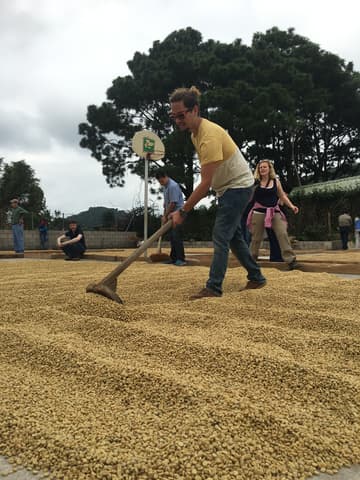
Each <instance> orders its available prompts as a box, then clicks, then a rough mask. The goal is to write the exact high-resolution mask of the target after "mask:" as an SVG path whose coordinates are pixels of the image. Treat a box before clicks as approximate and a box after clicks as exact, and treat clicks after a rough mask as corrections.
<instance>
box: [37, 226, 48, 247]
mask: <svg viewBox="0 0 360 480" xmlns="http://www.w3.org/2000/svg"><path fill="white" fill-rule="evenodd" d="M38 228H39V235H40V248H42V249H43V250H45V248H46V244H47V241H48V222H47V221H46V220H45V218H42V219H41V220H40V223H39V227H38Z"/></svg>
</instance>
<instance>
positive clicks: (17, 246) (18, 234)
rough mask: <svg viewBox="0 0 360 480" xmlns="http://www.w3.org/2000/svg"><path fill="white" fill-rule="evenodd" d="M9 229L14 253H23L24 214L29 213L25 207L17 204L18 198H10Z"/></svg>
mask: <svg viewBox="0 0 360 480" xmlns="http://www.w3.org/2000/svg"><path fill="white" fill-rule="evenodd" d="M10 206H11V208H12V211H11V220H10V221H11V229H12V233H13V241H14V250H15V253H24V215H26V214H27V213H29V212H28V211H27V210H25V208H22V207H20V206H19V199H18V198H13V199H12V200H10Z"/></svg>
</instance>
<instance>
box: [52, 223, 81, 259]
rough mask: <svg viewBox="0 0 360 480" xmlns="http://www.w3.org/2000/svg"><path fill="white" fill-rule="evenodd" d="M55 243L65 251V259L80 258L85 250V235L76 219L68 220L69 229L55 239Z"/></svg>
mask: <svg viewBox="0 0 360 480" xmlns="http://www.w3.org/2000/svg"><path fill="white" fill-rule="evenodd" d="M57 245H58V247H59V248H61V250H62V251H63V252H64V253H65V255H66V256H65V260H80V259H81V257H82V256H83V255H84V253H85V251H86V244H85V237H84V233H83V231H82V230H81V228H80V227H79V226H78V224H77V222H76V220H69V230H68V231H67V232H65V233H64V234H63V235H60V237H58V239H57Z"/></svg>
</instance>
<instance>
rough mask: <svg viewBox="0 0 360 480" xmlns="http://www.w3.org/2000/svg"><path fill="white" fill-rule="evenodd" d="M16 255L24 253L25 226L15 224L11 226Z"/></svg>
mask: <svg viewBox="0 0 360 480" xmlns="http://www.w3.org/2000/svg"><path fill="white" fill-rule="evenodd" d="M11 228H12V233H13V240H14V250H15V252H16V253H24V225H23V224H21V223H15V224H14V225H12V226H11Z"/></svg>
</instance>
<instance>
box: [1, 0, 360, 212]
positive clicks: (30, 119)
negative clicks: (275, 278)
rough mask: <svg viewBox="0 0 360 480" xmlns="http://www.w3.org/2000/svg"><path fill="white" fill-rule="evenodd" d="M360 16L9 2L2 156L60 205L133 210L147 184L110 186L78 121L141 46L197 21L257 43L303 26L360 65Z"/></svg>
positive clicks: (279, 3)
mask: <svg viewBox="0 0 360 480" xmlns="http://www.w3.org/2000/svg"><path fill="white" fill-rule="evenodd" d="M359 13H360V3H359V1H358V0H343V1H342V2H341V3H339V2H335V1H333V0H327V1H325V0H302V1H301V2H299V1H296V2H295V1H291V0H290V1H289V0H287V1H285V0H271V1H269V0H247V1H244V0H222V1H221V2H219V0H206V1H205V0H198V1H194V0H191V1H189V0H183V1H176V2H175V1H173V0H153V1H152V2H151V1H150V0H147V1H145V0H0V60H1V63H0V72H1V73H0V157H5V161H6V162H7V163H10V162H15V161H19V160H22V159H24V160H26V162H27V163H29V164H30V165H31V166H32V168H33V169H34V170H35V173H36V176H37V178H39V179H40V185H41V187H42V189H43V190H44V193H45V197H46V201H47V205H48V207H49V208H50V210H51V211H52V212H53V211H54V210H55V209H57V210H60V211H61V212H63V213H65V215H70V214H72V213H78V212H80V211H82V210H87V209H88V208H89V207H90V206H99V205H102V206H108V207H116V208H119V209H124V210H127V209H130V208H132V206H134V205H136V204H138V202H142V201H143V192H144V185H143V183H142V182H141V181H140V179H139V178H138V177H131V178H128V181H127V186H126V187H125V188H116V189H110V188H109V186H108V185H107V184H106V182H105V178H104V177H103V175H102V173H101V165H100V164H99V163H98V162H96V160H94V159H93V158H91V157H90V154H89V151H88V150H84V149H81V148H80V147H79V146H78V144H79V139H80V137H79V135H78V134H77V127H78V124H79V123H80V122H82V121H85V119H86V109H87V106H88V105H89V104H96V105H98V104H100V103H101V102H102V101H104V100H106V90H107V88H108V87H109V86H110V85H111V82H112V80H113V79H114V78H116V77H117V76H119V75H120V76H124V75H127V74H129V71H128V68H127V61H128V60H131V59H132V57H133V55H134V53H135V52H136V51H140V52H145V53H147V52H148V50H149V48H151V46H152V43H153V42H154V41H155V40H160V41H161V40H163V39H164V38H165V37H166V36H167V35H169V34H170V33H171V32H173V31H174V30H178V29H180V28H186V27H188V26H191V27H193V28H195V29H196V30H199V31H200V32H201V33H202V35H203V39H204V40H207V39H209V38H212V39H214V40H219V41H223V42H227V43H229V42H232V41H233V40H234V39H236V38H241V39H242V40H243V43H245V44H247V45H250V43H251V39H252V36H253V34H254V33H255V32H259V31H260V32H265V30H267V29H269V28H271V27H273V26H277V27H279V28H281V29H287V28H289V27H294V28H295V30H296V32H297V33H299V34H301V35H303V36H306V37H308V38H309V39H310V40H312V41H313V42H316V43H318V44H320V46H321V48H323V49H325V50H329V51H331V52H333V53H336V54H338V55H340V56H341V57H342V58H344V59H345V60H346V61H352V62H354V65H355V69H356V70H360V48H359V45H360V29H359V25H358V23H359V22H358V19H359Z"/></svg>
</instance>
